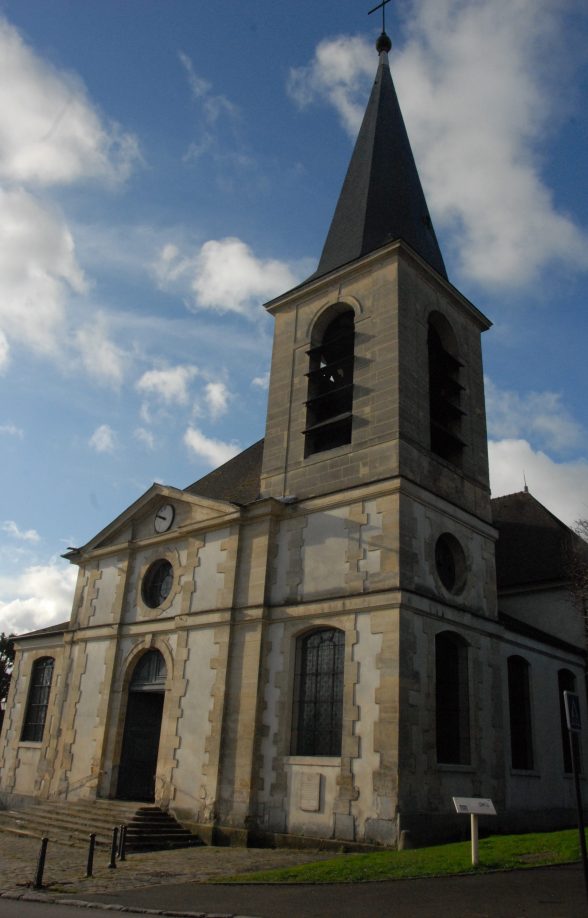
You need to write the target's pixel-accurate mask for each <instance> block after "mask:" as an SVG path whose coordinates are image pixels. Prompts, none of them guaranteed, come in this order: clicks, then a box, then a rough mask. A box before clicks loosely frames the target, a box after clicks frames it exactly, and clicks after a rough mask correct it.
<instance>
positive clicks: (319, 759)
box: [284, 755, 341, 768]
mask: <svg viewBox="0 0 588 918" xmlns="http://www.w3.org/2000/svg"><path fill="white" fill-rule="evenodd" d="M284 764H286V765H316V766H319V767H320V768H340V767H341V756H340V755H286V756H284Z"/></svg>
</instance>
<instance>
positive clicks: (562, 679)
mask: <svg viewBox="0 0 588 918" xmlns="http://www.w3.org/2000/svg"><path fill="white" fill-rule="evenodd" d="M557 688H558V694H559V720H560V725H561V749H562V754H563V766H564V771H565V773H566V774H571V773H572V751H571V749H570V734H569V730H568V725H567V721H566V709H565V704H564V695H563V693H564V692H575V691H576V677H575V676H574V674H573V673H572V672H570V670H569V669H560V670H559V672H558V674H557ZM572 742H573V744H574V752H575V754H576V763H577V765H578V771H581V770H582V762H581V759H580V743H579V742H578V734H577V733H572Z"/></svg>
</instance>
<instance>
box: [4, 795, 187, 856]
mask: <svg viewBox="0 0 588 918" xmlns="http://www.w3.org/2000/svg"><path fill="white" fill-rule="evenodd" d="M121 825H126V826H127V845H126V849H127V851H155V850H161V849H169V848H186V847H189V846H192V845H201V844H203V842H202V841H201V840H200V839H199V838H198V836H196V835H192V834H191V833H190V832H189V830H188V829H185V828H184V827H183V826H181V825H180V823H179V822H177V820H175V819H174V818H173V816H170V815H169V814H168V813H165V812H163V810H161V809H160V808H159V807H157V806H146V805H145V804H139V803H132V802H128V803H127V802H126V801H118V800H92V801H87V800H84V801H76V802H70V803H59V802H53V801H44V802H42V803H37V804H35V805H34V806H31V807H29V808H27V809H24V810H0V827H1V828H2V829H3V830H5V831H9V832H10V831H11V832H16V833H18V834H22V835H35V836H37V837H39V838H40V837H42V836H43V835H46V836H47V837H48V838H49V839H50V840H52V841H57V842H61V843H62V844H69V845H75V846H82V845H83V846H86V845H87V844H88V838H89V835H90V833H91V832H95V833H96V844H97V845H103V846H107V845H110V843H111V840H112V829H113V828H114V826H121Z"/></svg>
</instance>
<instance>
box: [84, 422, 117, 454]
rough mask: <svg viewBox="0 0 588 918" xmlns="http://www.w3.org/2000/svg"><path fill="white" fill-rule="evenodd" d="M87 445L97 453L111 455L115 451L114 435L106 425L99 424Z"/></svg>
mask: <svg viewBox="0 0 588 918" xmlns="http://www.w3.org/2000/svg"><path fill="white" fill-rule="evenodd" d="M88 443H89V445H90V446H91V447H92V449H94V450H96V452H97V453H113V452H114V450H115V449H116V434H115V432H114V430H113V429H112V427H109V425H108V424H101V425H100V427H97V428H96V430H95V431H94V433H93V434H92V436H91V437H90V439H89V440H88Z"/></svg>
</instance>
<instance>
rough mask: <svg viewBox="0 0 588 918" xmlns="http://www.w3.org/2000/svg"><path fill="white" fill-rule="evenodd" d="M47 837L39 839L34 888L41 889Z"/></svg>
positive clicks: (47, 842)
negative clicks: (39, 846) (39, 845)
mask: <svg viewBox="0 0 588 918" xmlns="http://www.w3.org/2000/svg"><path fill="white" fill-rule="evenodd" d="M48 844H49V839H48V838H46V837H45V836H44V837H43V838H42V839H41V848H40V850H39V860H38V861H37V872H36V874H35V882H34V883H33V888H34V889H43V871H44V870H45V857H46V855H47V845H48Z"/></svg>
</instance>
